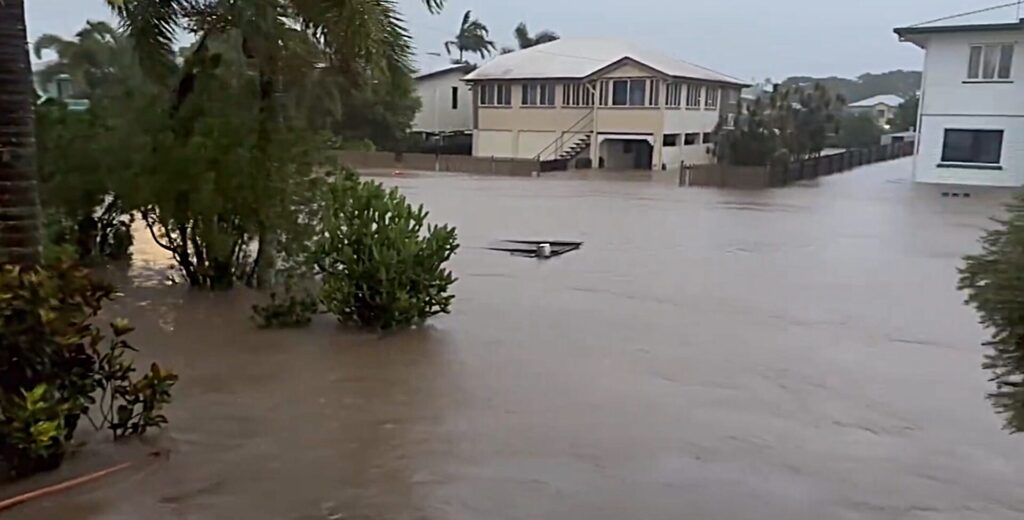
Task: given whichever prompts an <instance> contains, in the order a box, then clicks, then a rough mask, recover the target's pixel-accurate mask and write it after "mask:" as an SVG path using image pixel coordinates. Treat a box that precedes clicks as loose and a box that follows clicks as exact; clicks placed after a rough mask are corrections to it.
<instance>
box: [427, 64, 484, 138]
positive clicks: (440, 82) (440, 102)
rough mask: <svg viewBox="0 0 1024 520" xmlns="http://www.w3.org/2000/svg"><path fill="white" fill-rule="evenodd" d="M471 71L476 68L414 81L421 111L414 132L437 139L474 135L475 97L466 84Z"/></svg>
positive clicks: (447, 71) (463, 67) (461, 68)
mask: <svg viewBox="0 0 1024 520" xmlns="http://www.w3.org/2000/svg"><path fill="white" fill-rule="evenodd" d="M471 70H473V66H472V65H465V64H463V65H454V66H451V67H447V68H444V69H441V70H436V71H433V72H428V73H425V74H420V75H418V76H416V77H415V78H414V79H415V80H416V94H417V95H418V96H419V98H420V111H419V112H418V113H417V114H416V119H414V120H413V123H412V131H413V132H418V133H423V134H427V135H437V134H459V133H465V134H469V132H470V131H472V129H473V97H472V96H473V94H472V92H470V90H469V87H467V86H466V84H465V83H463V82H462V78H463V76H465V75H466V73H468V72H469V71H471Z"/></svg>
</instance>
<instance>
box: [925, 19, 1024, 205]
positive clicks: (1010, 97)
mask: <svg viewBox="0 0 1024 520" xmlns="http://www.w3.org/2000/svg"><path fill="white" fill-rule="evenodd" d="M1021 40H1024V33H1021V32H1014V31H1007V32H963V33H944V34H934V35H931V36H929V37H928V38H927V40H925V41H924V44H925V46H926V49H927V50H926V54H925V71H924V78H923V88H922V100H921V109H920V110H921V114H920V118H921V125H920V126H921V128H920V136H919V148H918V153H917V156H916V157H915V159H914V178H915V180H917V181H919V182H934V183H956V184H982V185H994V186H1020V185H1024V46H1021V45H1020V41H1021ZM1011 42H1013V43H1016V44H1017V45H1016V48H1015V49H1014V61H1013V67H1012V69H1011V81H1010V82H1001V83H1000V82H987V83H986V82H967V81H966V79H967V64H968V59H969V56H970V46H971V45H976V44H985V43H1011ZM946 129H971V130H974V129H976V130H986V129H987V130H1003V131H1004V132H1005V133H1004V137H1003V152H1002V158H1001V165H1000V166H1002V170H995V171H992V170H978V169H969V168H940V167H939V166H938V164H939V163H940V162H941V157H942V147H943V139H944V137H945V130H946Z"/></svg>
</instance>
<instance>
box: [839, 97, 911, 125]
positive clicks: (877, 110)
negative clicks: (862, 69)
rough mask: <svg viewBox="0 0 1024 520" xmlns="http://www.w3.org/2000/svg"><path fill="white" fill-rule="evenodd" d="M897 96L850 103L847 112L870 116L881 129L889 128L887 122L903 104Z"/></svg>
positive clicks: (871, 98) (901, 99)
mask: <svg viewBox="0 0 1024 520" xmlns="http://www.w3.org/2000/svg"><path fill="white" fill-rule="evenodd" d="M903 101H904V99H903V98H901V97H899V96H892V95H882V96H875V97H870V98H867V99H862V100H860V101H857V102H856V103H850V104H849V106H847V107H846V108H847V110H849V111H851V112H854V113H862V114H870V115H871V117H872V118H873V119H874V120H875V122H876V123H878V126H881V127H882V128H888V127H889V120H891V119H892V118H893V117H895V116H896V109H898V108H899V107H900V105H902V104H903Z"/></svg>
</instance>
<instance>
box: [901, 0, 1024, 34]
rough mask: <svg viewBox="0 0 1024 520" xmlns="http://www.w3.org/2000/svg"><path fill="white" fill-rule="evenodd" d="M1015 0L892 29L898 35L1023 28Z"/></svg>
mask: <svg viewBox="0 0 1024 520" xmlns="http://www.w3.org/2000/svg"><path fill="white" fill-rule="evenodd" d="M1022 13H1024V11H1022V10H1021V9H1020V8H1019V6H1018V4H1017V2H1012V3H1007V4H1001V5H995V6H991V7H985V8H981V9H976V10H974V11H969V12H966V13H960V14H954V15H950V16H944V17H942V18H937V19H935V20H929V21H927V22H921V23H917V24H914V25H909V26H907V27H897V28H896V29H894V30H893V31H894V32H895V33H896V34H898V35H900V36H909V35H915V34H935V33H949V32H976V31H1014V30H1019V29H1024V20H1022V19H1021V14H1022Z"/></svg>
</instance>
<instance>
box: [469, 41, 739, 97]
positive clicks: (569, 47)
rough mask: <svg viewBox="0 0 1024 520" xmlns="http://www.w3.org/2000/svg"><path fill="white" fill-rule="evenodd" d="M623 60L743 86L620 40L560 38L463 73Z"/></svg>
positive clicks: (551, 69) (563, 70) (597, 65)
mask: <svg viewBox="0 0 1024 520" xmlns="http://www.w3.org/2000/svg"><path fill="white" fill-rule="evenodd" d="M623 60H633V61H636V62H638V63H640V64H642V65H645V66H647V67H649V68H651V69H654V70H656V71H658V72H660V73H662V74H665V75H666V76H671V77H675V78H682V79H696V80H704V81H712V82H717V83H726V84H730V85H740V86H746V85H748V83H747V82H744V81H743V80H740V79H737V78H734V77H732V76H729V75H727V74H723V73H720V72H716V71H714V70H711V69H708V68H705V67H702V66H700V65H695V64H693V63H689V62H686V61H683V60H680V59H677V58H673V57H671V56H666V55H664V54H661V53H658V52H653V51H649V50H647V49H642V48H640V47H638V46H636V45H633V44H631V43H628V42H623V41H619V40H608V39H578V40H575V39H562V40H558V41H554V42H551V43H545V44H542V45H537V46H536V47H531V48H529V49H524V50H521V51H517V52H513V53H510V54H504V55H501V56H497V57H495V58H494V59H492V60H491V61H489V62H487V63H484V64H483V65H481V66H480V68H478V69H477V70H475V71H473V72H472V73H470V74H469V75H468V76H466V78H465V79H466V81H480V80H493V79H544V78H547V79H555V78H559V79H561V78H580V79H582V78H586V77H589V76H591V75H593V74H595V73H597V72H598V71H601V70H602V69H605V68H607V67H609V66H612V65H614V64H616V63H618V62H621V61H623Z"/></svg>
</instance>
